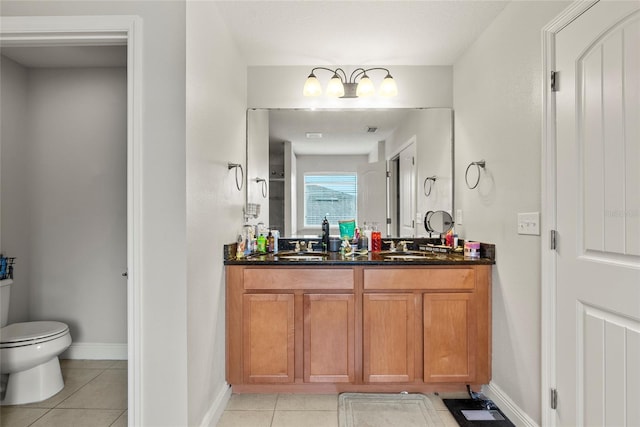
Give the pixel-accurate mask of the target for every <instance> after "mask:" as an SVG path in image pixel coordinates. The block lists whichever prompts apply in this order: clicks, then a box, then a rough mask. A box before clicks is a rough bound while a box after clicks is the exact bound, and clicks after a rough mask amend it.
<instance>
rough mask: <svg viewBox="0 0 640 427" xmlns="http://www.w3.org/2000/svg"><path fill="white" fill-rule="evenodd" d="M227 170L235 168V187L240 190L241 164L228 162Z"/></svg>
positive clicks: (241, 179) (242, 176)
mask: <svg viewBox="0 0 640 427" xmlns="http://www.w3.org/2000/svg"><path fill="white" fill-rule="evenodd" d="M227 166H228V168H229V170H231V169H235V170H236V188H237V189H238V191H241V190H242V182H243V181H244V169H242V165H241V164H239V163H229V164H228V165H227ZM238 169H240V177H241V178H240V180H239V181H238Z"/></svg>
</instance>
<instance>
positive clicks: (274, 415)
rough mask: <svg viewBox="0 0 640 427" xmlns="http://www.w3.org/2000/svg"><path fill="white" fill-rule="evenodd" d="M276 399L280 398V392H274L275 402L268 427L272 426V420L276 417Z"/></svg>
mask: <svg viewBox="0 0 640 427" xmlns="http://www.w3.org/2000/svg"><path fill="white" fill-rule="evenodd" d="M278 399H280V393H276V402H275V404H274V405H273V412H272V413H271V422H270V423H269V427H273V420H274V419H275V418H276V408H277V407H278Z"/></svg>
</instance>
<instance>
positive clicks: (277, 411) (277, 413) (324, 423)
mask: <svg viewBox="0 0 640 427" xmlns="http://www.w3.org/2000/svg"><path fill="white" fill-rule="evenodd" d="M467 397H468V396H467V394H466V393H451V394H446V395H444V394H441V395H440V396H435V395H429V398H430V399H431V401H432V403H433V406H434V408H435V409H436V410H437V411H438V415H440V419H441V420H442V422H443V424H444V426H445V427H458V423H456V421H455V419H454V418H453V416H452V415H451V414H450V413H449V411H448V410H447V407H446V406H444V403H443V402H442V398H467ZM301 426H304V427H338V395H337V394H233V395H232V396H231V399H230V400H229V403H228V404H227V407H226V409H225V411H224V413H223V414H222V417H221V418H220V421H219V422H218V426H217V427H301ZM390 427H392V426H390Z"/></svg>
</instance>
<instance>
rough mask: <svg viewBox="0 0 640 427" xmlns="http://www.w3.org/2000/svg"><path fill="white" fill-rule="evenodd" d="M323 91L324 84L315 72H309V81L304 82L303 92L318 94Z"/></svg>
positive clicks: (309, 94) (305, 94)
mask: <svg viewBox="0 0 640 427" xmlns="http://www.w3.org/2000/svg"><path fill="white" fill-rule="evenodd" d="M321 93H322V86H321V85H320V82H319V81H318V78H317V77H316V76H315V75H314V74H313V73H311V74H309V77H308V78H307V81H306V82H305V84H304V89H303V90H302V94H303V95H304V96H318V95H320V94H321Z"/></svg>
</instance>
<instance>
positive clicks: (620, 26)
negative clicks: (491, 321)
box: [556, 1, 640, 426]
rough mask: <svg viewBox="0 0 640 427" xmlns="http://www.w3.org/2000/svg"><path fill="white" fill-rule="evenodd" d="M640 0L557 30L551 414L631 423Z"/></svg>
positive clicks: (639, 252)
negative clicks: (555, 402)
mask: <svg viewBox="0 0 640 427" xmlns="http://www.w3.org/2000/svg"><path fill="white" fill-rule="evenodd" d="M639 7H640V3H639V2H636V1H633V2H632V1H628V2H613V1H611V2H609V1H601V2H599V3H596V4H595V5H594V6H593V7H591V8H590V9H589V10H587V11H586V12H585V13H583V14H582V15H581V16H580V17H578V18H577V19H576V20H574V21H573V22H572V23H571V24H569V25H568V26H567V27H566V28H564V29H562V30H561V31H560V32H559V33H558V34H557V37H556V64H557V66H556V68H557V71H558V72H559V82H560V85H559V92H557V93H556V108H557V153H556V155H557V228H558V230H557V231H558V248H557V254H556V263H557V277H556V281H557V282H556V283H557V294H556V316H557V325H556V384H557V390H558V406H557V411H556V423H557V424H558V425H563V426H582V425H604V426H639V425H640V10H639Z"/></svg>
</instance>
